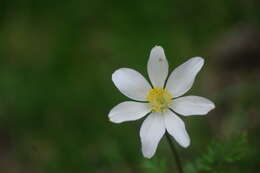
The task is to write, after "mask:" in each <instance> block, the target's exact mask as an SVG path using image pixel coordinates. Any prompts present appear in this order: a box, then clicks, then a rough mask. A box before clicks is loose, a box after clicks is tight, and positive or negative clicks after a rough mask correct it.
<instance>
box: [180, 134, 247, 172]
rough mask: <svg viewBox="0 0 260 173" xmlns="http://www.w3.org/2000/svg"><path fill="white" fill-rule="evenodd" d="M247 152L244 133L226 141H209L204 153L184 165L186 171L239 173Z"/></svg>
mask: <svg viewBox="0 0 260 173" xmlns="http://www.w3.org/2000/svg"><path fill="white" fill-rule="evenodd" d="M248 153H249V147H248V142H247V135H246V133H242V134H241V135H238V136H235V137H233V138H231V139H230V140H228V141H225V142H219V141H217V140H214V141H212V142H211V144H210V145H209V147H208V148H207V150H206V151H205V153H204V154H203V155H202V156H201V157H199V158H198V159H197V160H196V161H195V162H193V163H188V164H186V165H185V172H187V173H239V172H241V170H240V166H241V164H243V162H242V161H243V159H246V157H247V155H248Z"/></svg>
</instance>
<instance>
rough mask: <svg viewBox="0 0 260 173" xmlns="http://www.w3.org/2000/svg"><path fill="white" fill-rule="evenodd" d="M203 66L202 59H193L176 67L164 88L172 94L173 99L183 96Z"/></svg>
mask: <svg viewBox="0 0 260 173" xmlns="http://www.w3.org/2000/svg"><path fill="white" fill-rule="evenodd" d="M203 64H204V59H202V58H201V57H194V58H191V59H190V60H188V61H186V62H185V63H183V64H181V65H180V66H178V67H177V68H176V69H175V70H174V71H173V72H172V73H171V75H170V77H169V79H168V82H167V84H166V88H167V89H168V90H169V91H170V92H171V93H172V94H173V97H179V96H181V95H183V94H185V93H186V92H187V91H188V90H189V89H190V88H191V87H192V84H193V82H194V79H195V77H196V75H197V73H198V72H199V71H200V69H201V68H202V66H203Z"/></svg>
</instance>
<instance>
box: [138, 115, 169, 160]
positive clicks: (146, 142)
mask: <svg viewBox="0 0 260 173" xmlns="http://www.w3.org/2000/svg"><path fill="white" fill-rule="evenodd" d="M164 133H165V124H164V118H163V115H162V114H160V113H154V112H153V113H151V114H150V115H149V116H148V117H147V118H146V119H145V120H144V122H143V124H142V126H141V129H140V137H141V142H142V152H143V155H144V157H146V158H151V157H152V156H153V155H154V154H155V151H156V149H157V146H158V144H159V142H160V140H161V138H162V137H163V135H164Z"/></svg>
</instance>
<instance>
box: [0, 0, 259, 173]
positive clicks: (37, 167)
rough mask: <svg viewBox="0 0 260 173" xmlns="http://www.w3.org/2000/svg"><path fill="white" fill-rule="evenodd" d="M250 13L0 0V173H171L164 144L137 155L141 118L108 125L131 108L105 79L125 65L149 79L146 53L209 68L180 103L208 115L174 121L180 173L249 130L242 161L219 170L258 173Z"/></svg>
mask: <svg viewBox="0 0 260 173" xmlns="http://www.w3.org/2000/svg"><path fill="white" fill-rule="evenodd" d="M259 7H260V2H259V1H258V0H212V1H209V0H197V1H188V0H162V1H150V0H143V1H141V0H129V1H119V0H111V1H106V0H96V1H89V0H74V1H69V0H63V1H61V0H44V1H43V0H1V1H0V172H1V173H59V172H60V173H71V172H77V173H108V172H113V173H121V172H124V173H132V172H134V173H139V172H140V173H150V172H156V173H159V172H176V171H177V170H176V166H175V165H174V162H173V158H172V155H171V153H170V149H169V146H168V145H167V143H166V142H165V139H163V140H162V141H161V143H160V145H159V147H158V150H157V154H156V155H155V157H154V158H153V159H151V160H147V159H145V158H143V156H142V154H141V148H140V139H139V128H140V125H141V123H142V120H141V121H135V122H128V123H123V124H113V123H111V122H109V120H108V117H107V115H108V112H109V111H110V109H111V108H112V107H113V106H115V105H116V104H118V103H119V102H122V101H126V100H128V99H127V98H126V97H125V96H123V95H122V94H121V93H120V92H119V91H118V90H117V89H116V88H115V86H114V85H113V83H112V81H111V74H112V73H113V71H114V70H116V69H118V68H120V67H130V68H134V69H136V70H138V71H139V72H141V73H142V74H144V75H145V76H147V72H146V64H147V60H148V56H149V53H150V50H151V48H152V47H153V46H155V45H161V46H163V47H164V49H165V52H166V56H167V58H168V61H169V64H170V68H171V69H170V71H171V70H172V69H173V68H174V67H176V66H177V65H179V64H180V63H182V62H184V61H186V60H187V59H188V58H190V57H193V56H202V57H204V58H205V60H206V63H205V66H204V67H203V69H202V71H201V72H200V73H199V75H198V77H197V79H196V82H195V84H194V86H193V88H192V90H191V91H189V93H188V94H194V95H200V96H205V97H207V98H209V99H211V100H213V101H214V102H215V103H216V109H215V110H213V111H212V112H210V113H209V114H208V115H207V116H195V117H188V118H183V119H184V120H185V122H186V126H187V130H188V132H189V134H190V136H191V139H192V143H191V146H190V147H189V148H188V149H183V148H181V147H179V146H178V145H177V144H176V147H177V149H178V152H179V153H180V155H181V159H182V161H183V163H184V165H186V166H187V165H188V166H187V167H188V168H187V170H190V171H191V166H190V164H192V163H193V162H194V161H195V160H197V158H198V157H200V156H201V155H203V153H206V152H207V148H208V146H209V144H210V143H211V142H212V140H216V141H221V142H223V143H224V144H223V147H224V146H225V142H227V141H230V140H231V141H232V139H233V137H234V136H236V135H239V134H242V133H243V134H244V133H246V134H247V148H249V151H246V153H245V154H247V153H249V155H248V156H247V157H246V158H245V159H244V160H242V161H241V162H232V163H231V166H230V165H228V168H227V170H228V169H232V170H236V171H235V172H253V171H254V172H257V171H258V170H259V166H258V165H259V163H260V160H259V158H260V157H259V156H260V153H259V152H260V151H259V145H260V140H259V132H260V114H259V112H260V8H259ZM220 146H222V145H220ZM213 148H214V147H213ZM231 148H232V147H231ZM216 152H218V151H216ZM218 166H220V167H221V166H222V165H221V164H220V165H218ZM222 167H225V166H222ZM186 172H188V171H186Z"/></svg>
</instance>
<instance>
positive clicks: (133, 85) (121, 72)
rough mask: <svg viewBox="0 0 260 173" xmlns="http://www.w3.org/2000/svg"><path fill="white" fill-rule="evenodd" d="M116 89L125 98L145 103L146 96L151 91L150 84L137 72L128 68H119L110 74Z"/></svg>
mask: <svg viewBox="0 0 260 173" xmlns="http://www.w3.org/2000/svg"><path fill="white" fill-rule="evenodd" d="M112 80H113V82H114V84H115V85H116V87H117V88H118V89H119V90H120V91H121V92H122V93H123V94H124V95H126V96H127V97H129V98H131V99H134V100H138V101H146V94H147V93H148V91H149V90H150V89H151V86H150V84H149V83H148V82H147V80H145V78H144V77H143V76H142V75H141V74H140V73H139V72H137V71H135V70H133V69H129V68H120V69H118V70H116V71H115V72H114V73H113V74H112Z"/></svg>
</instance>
